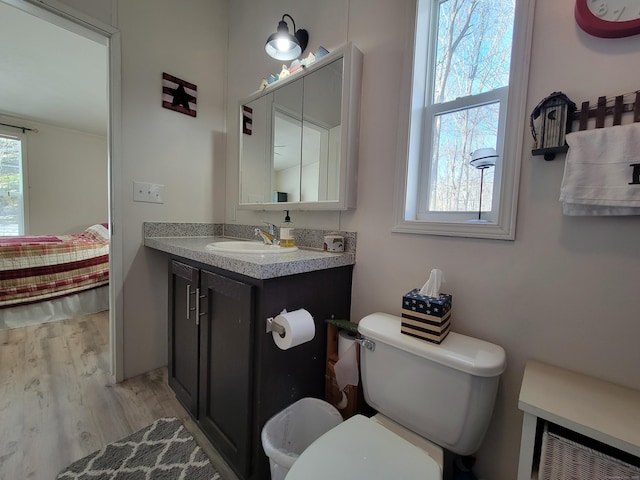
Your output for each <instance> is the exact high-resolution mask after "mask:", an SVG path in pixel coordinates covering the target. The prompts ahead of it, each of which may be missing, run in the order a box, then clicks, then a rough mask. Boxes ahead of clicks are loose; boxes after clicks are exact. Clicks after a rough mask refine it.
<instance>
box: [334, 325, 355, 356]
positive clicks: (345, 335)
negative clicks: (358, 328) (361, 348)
mask: <svg viewBox="0 0 640 480" xmlns="http://www.w3.org/2000/svg"><path fill="white" fill-rule="evenodd" d="M354 343H356V334H355V333H351V332H349V331H348V330H344V329H343V330H340V333H339V334H338V358H340V357H342V355H343V354H344V352H346V351H347V350H349V347H350V346H351V345H353V344H354Z"/></svg>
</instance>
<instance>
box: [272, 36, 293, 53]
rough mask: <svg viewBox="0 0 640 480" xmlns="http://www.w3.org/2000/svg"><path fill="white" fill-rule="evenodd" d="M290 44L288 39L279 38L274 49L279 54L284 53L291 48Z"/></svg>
mask: <svg viewBox="0 0 640 480" xmlns="http://www.w3.org/2000/svg"><path fill="white" fill-rule="evenodd" d="M290 45H291V42H290V41H289V39H288V38H279V39H278V40H277V42H276V48H277V49H278V50H280V51H281V52H286V51H288V50H289V49H290V48H291V46H290Z"/></svg>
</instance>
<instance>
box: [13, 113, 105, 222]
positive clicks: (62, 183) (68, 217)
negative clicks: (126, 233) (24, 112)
mask: <svg viewBox="0 0 640 480" xmlns="http://www.w3.org/2000/svg"><path fill="white" fill-rule="evenodd" d="M2 121H3V123H10V124H16V122H17V124H19V125H21V126H26V127H29V128H34V129H37V130H38V131H37V132H28V133H27V135H26V137H27V151H26V153H27V175H28V183H29V189H28V195H29V234H30V235H48V234H64V233H80V232H82V231H83V230H84V229H85V228H87V227H88V226H90V225H93V224H96V223H103V222H106V221H108V211H107V206H108V196H107V139H106V137H103V136H100V135H95V134H91V133H85V132H80V131H77V130H70V129H67V128H61V127H57V126H53V125H47V124H45V123H40V122H33V121H28V120H22V119H15V118H5V119H3V120H2Z"/></svg>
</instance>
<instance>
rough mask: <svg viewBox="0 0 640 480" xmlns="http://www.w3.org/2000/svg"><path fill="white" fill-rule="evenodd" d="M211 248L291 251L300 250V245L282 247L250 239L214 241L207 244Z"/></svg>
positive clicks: (262, 252)
mask: <svg viewBox="0 0 640 480" xmlns="http://www.w3.org/2000/svg"><path fill="white" fill-rule="evenodd" d="M207 248H208V249H209V250H214V251H217V252H226V253H254V254H265V253H291V252H295V251H296V250H298V247H287V248H284V247H281V246H279V245H265V244H264V243H261V242H248V241H242V240H240V241H229V242H213V243H210V244H209V245H207Z"/></svg>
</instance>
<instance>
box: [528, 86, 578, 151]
mask: <svg viewBox="0 0 640 480" xmlns="http://www.w3.org/2000/svg"><path fill="white" fill-rule="evenodd" d="M575 111H576V104H575V103H573V102H572V101H571V99H569V97H567V96H566V95H565V94H564V93H562V92H553V93H552V94H551V95H549V96H548V97H546V98H545V99H543V100H542V101H541V102H540V103H539V104H538V105H537V106H536V108H534V109H533V112H531V117H530V122H529V123H530V127H531V134H532V135H533V140H534V142H535V144H534V146H533V150H532V151H531V153H532V154H533V155H544V159H545V160H553V159H554V158H555V156H556V153H564V152H566V151H567V150H568V149H569V147H568V146H567V143H566V141H565V139H566V136H567V133H569V132H571V123H572V122H573V114H574V113H575Z"/></svg>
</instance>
